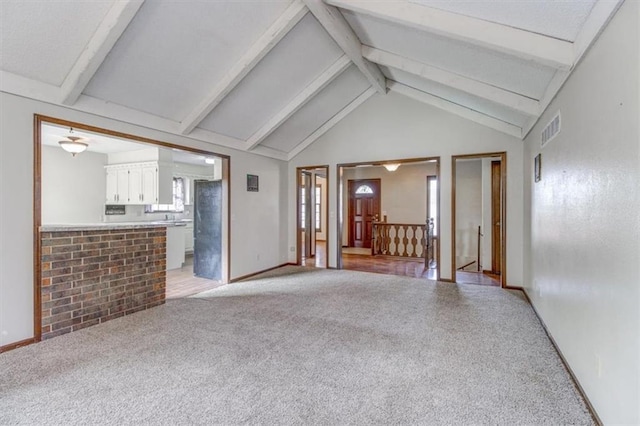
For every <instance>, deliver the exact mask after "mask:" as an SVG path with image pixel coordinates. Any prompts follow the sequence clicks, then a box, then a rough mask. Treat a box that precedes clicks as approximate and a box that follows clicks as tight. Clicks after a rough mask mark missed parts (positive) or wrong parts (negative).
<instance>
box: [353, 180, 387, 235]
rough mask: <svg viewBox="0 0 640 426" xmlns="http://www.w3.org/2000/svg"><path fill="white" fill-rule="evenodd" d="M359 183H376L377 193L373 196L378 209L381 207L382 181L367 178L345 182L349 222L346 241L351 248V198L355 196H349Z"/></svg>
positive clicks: (380, 214)
mask: <svg viewBox="0 0 640 426" xmlns="http://www.w3.org/2000/svg"><path fill="white" fill-rule="evenodd" d="M360 182H376V185H377V189H378V192H377V193H376V194H375V198H376V199H377V201H378V209H379V210H380V207H381V206H382V179H380V178H369V179H349V180H348V181H347V203H348V205H347V220H348V221H349V226H348V229H349V235H348V238H347V240H348V241H349V246H350V247H351V243H353V242H354V241H355V238H354V233H355V230H354V229H352V227H351V213H352V211H351V196H352V195H355V194H351V191H352V190H353V188H354V187H355V186H356V185H359V184H360ZM378 220H382V210H380V211H379V214H378Z"/></svg>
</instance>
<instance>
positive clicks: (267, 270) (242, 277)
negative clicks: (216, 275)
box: [229, 262, 297, 284]
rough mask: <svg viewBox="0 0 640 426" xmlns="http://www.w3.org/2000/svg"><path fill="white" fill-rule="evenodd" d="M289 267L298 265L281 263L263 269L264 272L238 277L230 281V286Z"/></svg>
mask: <svg viewBox="0 0 640 426" xmlns="http://www.w3.org/2000/svg"><path fill="white" fill-rule="evenodd" d="M288 265H293V266H296V265H297V264H296V263H292V262H287V263H281V264H280V265H278V266H273V267H271V268H267V269H263V270H262V271H258V272H252V273H250V274H247V275H242V276H240V277H237V278H232V279H230V280H229V284H233V283H237V282H238V281H242V280H246V279H247V278H251V277H255V276H256V275H260V274H263V273H265V272H269V271H273V270H274V269H278V268H282V267H283V266H288Z"/></svg>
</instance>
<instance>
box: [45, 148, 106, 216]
mask: <svg viewBox="0 0 640 426" xmlns="http://www.w3.org/2000/svg"><path fill="white" fill-rule="evenodd" d="M41 152H42V166H41V167H42V223H43V224H59V223H96V222H101V221H102V218H103V217H104V200H105V195H106V182H105V181H106V174H105V170H104V166H105V164H107V156H106V155H105V154H99V153H95V152H88V151H85V152H83V153H82V154H78V155H77V156H75V157H73V156H71V154H69V153H68V152H66V151H65V150H63V149H62V148H58V147H52V146H42V151H41Z"/></svg>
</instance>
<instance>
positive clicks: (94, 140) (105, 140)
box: [41, 123, 213, 166]
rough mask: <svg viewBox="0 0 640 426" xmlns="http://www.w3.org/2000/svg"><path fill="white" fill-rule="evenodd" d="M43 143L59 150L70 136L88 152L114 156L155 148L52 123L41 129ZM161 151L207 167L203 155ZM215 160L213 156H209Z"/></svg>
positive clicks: (179, 159) (177, 161) (172, 150)
mask: <svg viewBox="0 0 640 426" xmlns="http://www.w3.org/2000/svg"><path fill="white" fill-rule="evenodd" d="M41 132H42V133H41V134H42V137H41V141H42V145H45V146H51V147H56V148H59V149H62V148H60V145H59V144H58V142H59V141H61V140H65V139H66V138H67V137H68V136H71V135H73V136H77V137H81V138H82V142H85V143H86V144H87V145H88V147H87V152H93V153H97V154H113V153H117V152H131V151H140V150H142V149H148V148H153V147H155V146H154V145H150V144H145V143H142V142H134V141H132V140H130V139H122V138H117V137H114V136H109V135H105V134H102V133H95V132H89V131H86V130H78V129H73V133H72V132H71V129H70V128H68V127H63V126H59V125H56V124H51V123H43V124H42V129H41ZM159 149H163V150H168V151H171V155H172V157H173V161H174V162H175V163H186V164H195V165H198V166H206V165H207V164H206V163H205V162H204V160H205V158H206V157H205V156H204V155H201V154H195V153H193V152H189V151H184V150H179V149H173V148H171V149H170V148H162V147H160V148H159ZM207 157H210V158H213V157H212V156H207Z"/></svg>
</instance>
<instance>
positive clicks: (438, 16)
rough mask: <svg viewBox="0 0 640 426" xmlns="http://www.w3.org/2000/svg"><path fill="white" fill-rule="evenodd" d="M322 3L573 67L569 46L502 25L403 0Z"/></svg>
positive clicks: (570, 44) (525, 56) (492, 48)
mask: <svg viewBox="0 0 640 426" xmlns="http://www.w3.org/2000/svg"><path fill="white" fill-rule="evenodd" d="M305 1H311V0H305ZM326 1H327V3H329V4H331V5H333V6H337V7H340V8H342V9H347V10H350V11H352V12H356V13H361V14H365V15H368V16H371V17H374V18H377V19H381V20H385V21H388V22H392V23H395V24H399V25H402V26H405V27H410V28H415V29H418V30H420V31H426V32H429V33H433V34H438V35H441V36H444V37H448V38H450V39H454V40H460V41H463V42H465V43H471V44H473V45H476V46H482V47H485V48H488V49H491V50H494V51H498V52H502V53H506V54H508V55H512V56H516V57H519V58H522V59H525V60H531V61H535V62H537V63H540V64H543V65H546V66H549V67H553V68H558V69H570V68H571V67H572V66H573V64H574V52H573V43H570V42H567V41H563V40H558V39H555V38H552V37H547V36H544V35H541V34H535V33H532V32H529V31H525V30H520V29H517V28H513V27H509V26H506V25H501V24H496V23H493V22H488V21H484V20H481V19H477V18H471V17H468V16H463V15H458V14H456V13H451V12H446V11H444V10H439V9H435V8H431V7H427V6H424V5H419V4H414V3H409V2H408V1H406V0H399V1H394V2H374V1H370V2H363V1H355V0H326Z"/></svg>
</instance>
